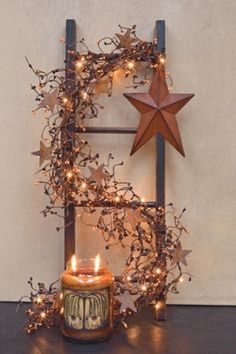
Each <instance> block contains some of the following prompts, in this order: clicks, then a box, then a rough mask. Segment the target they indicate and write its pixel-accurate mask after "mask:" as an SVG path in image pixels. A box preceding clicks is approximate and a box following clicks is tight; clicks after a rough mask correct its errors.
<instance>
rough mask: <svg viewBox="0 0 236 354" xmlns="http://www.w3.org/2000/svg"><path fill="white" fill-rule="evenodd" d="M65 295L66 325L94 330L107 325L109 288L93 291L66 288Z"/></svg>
mask: <svg viewBox="0 0 236 354" xmlns="http://www.w3.org/2000/svg"><path fill="white" fill-rule="evenodd" d="M63 297H64V318H65V325H66V326H68V327H71V328H74V329H80V330H83V329H85V330H94V329H98V328H103V327H105V326H107V324H108V320H109V288H105V289H100V290H97V291H96V292H93V293H91V292H88V291H83V292H80V291H71V290H69V289H64V291H63Z"/></svg>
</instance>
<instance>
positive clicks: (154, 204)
mask: <svg viewBox="0 0 236 354" xmlns="http://www.w3.org/2000/svg"><path fill="white" fill-rule="evenodd" d="M137 205H138V206H139V205H140V206H146V207H148V208H158V207H159V205H158V203H157V202H155V201H148V202H140V203H139V202H131V203H130V204H129V205H127V207H130V206H131V207H132V206H137ZM86 206H87V207H89V206H91V205H89V203H88V202H87V201H86V200H81V201H80V204H79V205H76V207H86ZM92 206H94V207H96V208H97V207H98V208H103V207H111V208H112V207H114V206H116V207H119V202H107V201H104V202H98V203H94V204H93V205H92ZM121 207H125V206H124V205H123V204H122V206H121Z"/></svg>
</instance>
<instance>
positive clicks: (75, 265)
mask: <svg viewBox="0 0 236 354" xmlns="http://www.w3.org/2000/svg"><path fill="white" fill-rule="evenodd" d="M76 263H77V262H76V257H75V255H74V254H73V256H72V258H71V268H72V271H73V272H75V271H76V268H77V264H76Z"/></svg>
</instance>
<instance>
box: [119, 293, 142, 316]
mask: <svg viewBox="0 0 236 354" xmlns="http://www.w3.org/2000/svg"><path fill="white" fill-rule="evenodd" d="M116 298H117V300H118V301H119V302H120V303H121V307H120V312H122V311H125V310H126V309H130V310H132V311H134V312H137V308H136V306H135V304H134V303H135V301H136V300H137V299H138V298H139V295H131V294H130V292H129V291H127V290H126V291H125V292H124V293H123V294H121V295H117V296H116Z"/></svg>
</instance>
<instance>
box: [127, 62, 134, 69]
mask: <svg viewBox="0 0 236 354" xmlns="http://www.w3.org/2000/svg"><path fill="white" fill-rule="evenodd" d="M127 67H128V69H130V70H131V69H133V68H134V62H133V61H129V62H128V64H127Z"/></svg>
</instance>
